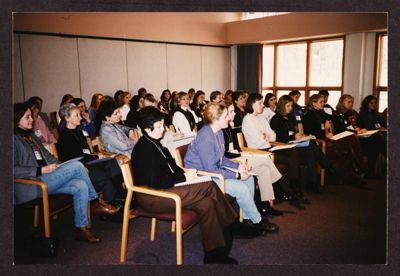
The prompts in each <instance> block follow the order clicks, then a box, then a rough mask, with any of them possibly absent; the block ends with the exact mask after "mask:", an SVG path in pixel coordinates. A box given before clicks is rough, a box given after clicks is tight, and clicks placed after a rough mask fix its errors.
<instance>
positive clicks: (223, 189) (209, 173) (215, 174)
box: [182, 168, 225, 194]
mask: <svg viewBox="0 0 400 276" xmlns="http://www.w3.org/2000/svg"><path fill="white" fill-rule="evenodd" d="M182 169H183V170H184V171H185V172H187V171H188V170H189V169H187V168H182ZM197 174H201V175H208V176H211V177H216V178H218V179H219V181H220V183H221V187H220V189H221V191H222V192H223V193H224V194H225V177H224V175H223V174H221V173H213V172H207V171H199V170H198V171H197Z"/></svg>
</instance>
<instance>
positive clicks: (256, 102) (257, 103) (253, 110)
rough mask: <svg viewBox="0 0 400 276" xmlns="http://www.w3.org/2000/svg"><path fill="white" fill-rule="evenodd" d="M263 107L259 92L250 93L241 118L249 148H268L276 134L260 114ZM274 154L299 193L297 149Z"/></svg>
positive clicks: (276, 160)
mask: <svg viewBox="0 0 400 276" xmlns="http://www.w3.org/2000/svg"><path fill="white" fill-rule="evenodd" d="M263 109H264V105H263V98H262V96H261V94H257V93H253V94H251V95H250V96H249V98H248V100H247V104H246V111H247V115H246V116H245V117H244V118H243V123H242V132H243V134H244V137H245V139H246V142H247V145H248V146H249V147H250V148H255V149H262V150H268V149H269V148H271V147H272V146H271V144H270V142H275V141H276V134H275V132H274V131H273V130H272V129H271V127H270V125H269V123H268V121H267V120H266V119H265V117H264V116H263V115H262V112H263ZM274 155H275V162H276V163H283V164H285V165H286V166H287V168H288V177H289V180H290V182H291V186H292V187H293V189H294V190H296V192H297V193H299V195H301V184H300V182H299V176H300V171H299V164H300V160H299V153H298V151H297V150H296V149H283V150H278V151H275V152H274ZM305 202H307V201H305Z"/></svg>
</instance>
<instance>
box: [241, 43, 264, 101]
mask: <svg viewBox="0 0 400 276" xmlns="http://www.w3.org/2000/svg"><path fill="white" fill-rule="evenodd" d="M262 49H263V46H262V45H261V44H257V45H238V47H237V89H238V90H246V91H249V92H250V93H260V94H261V91H262Z"/></svg>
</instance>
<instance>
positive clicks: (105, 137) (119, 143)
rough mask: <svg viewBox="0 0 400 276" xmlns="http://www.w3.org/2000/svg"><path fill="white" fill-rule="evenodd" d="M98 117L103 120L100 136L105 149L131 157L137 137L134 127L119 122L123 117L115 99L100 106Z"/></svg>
mask: <svg viewBox="0 0 400 276" xmlns="http://www.w3.org/2000/svg"><path fill="white" fill-rule="evenodd" d="M97 117H98V119H99V121H101V122H102V123H101V127H100V137H101V141H102V143H103V147H104V150H106V151H109V152H112V153H120V154H123V155H125V156H127V157H128V158H131V154H132V150H133V147H134V146H135V145H136V142H137V137H136V135H135V133H134V130H133V129H132V128H130V127H127V126H123V125H120V124H119V122H121V117H122V114H121V106H120V105H118V104H117V103H116V102H114V101H104V102H102V103H101V105H100V107H99V111H98V113H97Z"/></svg>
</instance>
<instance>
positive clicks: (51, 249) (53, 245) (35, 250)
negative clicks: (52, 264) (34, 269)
mask: <svg viewBox="0 0 400 276" xmlns="http://www.w3.org/2000/svg"><path fill="white" fill-rule="evenodd" d="M59 244H60V241H59V240H58V239H55V238H32V239H29V240H28V241H27V242H26V244H25V246H26V250H27V251H28V252H29V254H30V255H32V256H35V257H47V258H55V257H57V253H58V247H59Z"/></svg>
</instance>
